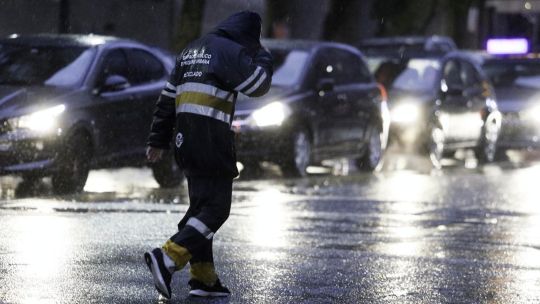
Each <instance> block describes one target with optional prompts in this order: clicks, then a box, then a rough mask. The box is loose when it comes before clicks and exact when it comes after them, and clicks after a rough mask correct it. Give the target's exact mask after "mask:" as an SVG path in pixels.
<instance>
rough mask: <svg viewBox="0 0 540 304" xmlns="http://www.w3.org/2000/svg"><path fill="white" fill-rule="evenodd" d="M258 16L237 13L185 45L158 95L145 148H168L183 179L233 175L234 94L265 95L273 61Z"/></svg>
mask: <svg viewBox="0 0 540 304" xmlns="http://www.w3.org/2000/svg"><path fill="white" fill-rule="evenodd" d="M260 35H261V18H260V17H259V15H258V14H257V13H253V12H248V11H244V12H240V13H236V14H234V15H232V16H230V17H229V18H227V19H225V20H224V21H223V22H221V23H220V24H219V25H218V26H217V27H216V28H215V29H214V30H213V31H211V32H210V33H208V34H206V35H205V36H203V37H201V38H200V39H198V40H196V41H194V42H192V43H191V44H189V45H188V46H187V47H186V48H185V49H184V50H183V51H182V53H181V54H180V55H179V56H178V58H177V60H176V66H175V68H174V70H173V72H172V74H171V77H170V80H169V82H168V83H167V85H166V87H165V88H164V89H163V91H162V94H161V96H160V97H159V99H158V101H157V104H156V110H155V112H154V120H153V122H152V127H151V132H150V136H149V140H148V145H149V146H152V147H156V148H164V149H166V148H168V147H169V142H170V141H171V138H172V137H173V136H172V135H173V131H174V127H175V124H176V132H175V136H174V140H173V141H174V143H175V156H176V160H177V162H178V164H179V166H180V167H181V168H182V169H183V170H184V173H185V174H186V176H226V177H231V178H232V177H235V176H237V175H238V171H237V169H236V152H235V147H234V133H233V132H232V131H231V125H230V124H231V121H232V118H233V116H234V108H235V103H236V96H237V94H238V92H240V93H242V94H245V95H248V96H261V95H264V94H265V93H266V92H267V91H268V89H269V88H270V83H271V79H272V72H273V71H272V57H271V56H270V54H269V53H268V52H267V51H265V50H264V49H263V48H262V47H261V44H260V40H259V38H260Z"/></svg>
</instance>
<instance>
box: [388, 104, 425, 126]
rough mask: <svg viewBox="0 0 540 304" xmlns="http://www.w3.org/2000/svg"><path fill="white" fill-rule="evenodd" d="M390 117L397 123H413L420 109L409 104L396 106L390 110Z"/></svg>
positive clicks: (418, 115)
mask: <svg viewBox="0 0 540 304" xmlns="http://www.w3.org/2000/svg"><path fill="white" fill-rule="evenodd" d="M391 117H392V121H393V122H397V123H412V122H415V121H417V120H418V118H419V117H420V107H419V106H418V105H416V104H411V103H405V104H400V105H397V106H395V107H394V108H393V109H392V111H391Z"/></svg>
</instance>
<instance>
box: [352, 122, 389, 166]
mask: <svg viewBox="0 0 540 304" xmlns="http://www.w3.org/2000/svg"><path fill="white" fill-rule="evenodd" d="M381 133H382V131H381V130H380V128H376V127H375V128H372V129H371V131H370V134H369V142H368V145H367V149H365V153H364V155H362V156H361V157H360V158H358V159H357V160H356V166H357V167H358V169H359V170H361V171H366V172H372V171H374V170H375V169H377V167H378V166H379V164H381V162H382V158H383V153H384V151H383V145H382V139H381V136H382V134H381Z"/></svg>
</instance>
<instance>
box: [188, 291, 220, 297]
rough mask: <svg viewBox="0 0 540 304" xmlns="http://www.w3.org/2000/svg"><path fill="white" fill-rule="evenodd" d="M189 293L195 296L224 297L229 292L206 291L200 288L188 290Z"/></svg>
mask: <svg viewBox="0 0 540 304" xmlns="http://www.w3.org/2000/svg"><path fill="white" fill-rule="evenodd" d="M189 295H191V296H197V297H226V296H228V295H229V294H228V293H226V292H217V291H206V290H202V289H193V290H190V291H189Z"/></svg>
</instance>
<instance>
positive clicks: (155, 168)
mask: <svg viewBox="0 0 540 304" xmlns="http://www.w3.org/2000/svg"><path fill="white" fill-rule="evenodd" d="M150 168H151V169H152V175H153V176H154V179H155V180H156V182H157V183H158V184H159V186H160V187H161V188H175V187H178V186H179V185H180V183H182V181H183V180H184V173H183V171H182V170H181V169H180V168H178V164H176V160H175V159H174V156H173V153H172V152H171V151H165V152H164V153H163V157H162V158H161V159H160V160H159V161H158V162H156V163H154V164H152V165H151V166H150Z"/></svg>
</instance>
